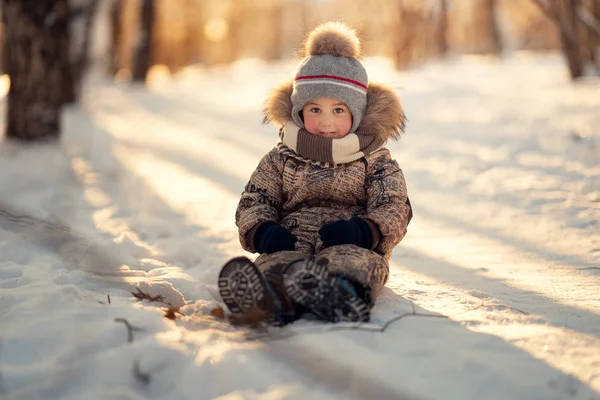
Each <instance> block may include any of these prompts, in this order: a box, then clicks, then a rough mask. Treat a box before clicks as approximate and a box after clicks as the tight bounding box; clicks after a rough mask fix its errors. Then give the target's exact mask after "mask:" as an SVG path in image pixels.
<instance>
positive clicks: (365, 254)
mask: <svg viewBox="0 0 600 400" xmlns="http://www.w3.org/2000/svg"><path fill="white" fill-rule="evenodd" d="M315 258H316V259H317V260H323V259H325V260H327V261H328V270H329V272H331V273H332V274H335V275H339V276H342V277H344V278H346V279H348V280H349V281H350V283H353V284H358V285H356V286H357V292H359V293H358V295H359V297H362V298H363V299H364V300H365V301H367V302H368V303H369V304H370V305H371V306H372V305H373V304H374V303H375V299H376V298H377V295H378V294H379V292H380V291H381V289H382V288H383V286H384V285H385V284H386V282H387V280H388V276H389V265H388V262H387V260H386V259H385V258H384V257H383V256H381V255H380V254H377V253H375V252H374V251H371V250H367V249H364V248H362V247H358V246H355V245H351V244H346V245H340V246H332V247H328V248H325V249H323V250H322V251H321V252H319V253H318V254H317V255H316V257H315ZM361 292H362V293H361Z"/></svg>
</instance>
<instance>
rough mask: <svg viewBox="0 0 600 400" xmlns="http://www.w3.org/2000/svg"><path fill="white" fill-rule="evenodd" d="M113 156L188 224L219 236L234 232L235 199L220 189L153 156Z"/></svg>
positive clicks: (120, 150)
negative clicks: (187, 221) (222, 233)
mask: <svg viewBox="0 0 600 400" xmlns="http://www.w3.org/2000/svg"><path fill="white" fill-rule="evenodd" d="M115 155H116V156H117V157H118V158H119V159H120V160H121V162H122V163H123V164H124V165H125V167H126V168H127V169H129V170H130V171H131V172H132V173H133V174H135V175H137V176H139V177H140V178H142V179H144V180H145V181H146V183H147V184H148V186H149V187H151V188H153V189H154V190H155V194H156V196H157V197H159V198H160V199H161V200H163V201H164V202H165V203H166V204H168V205H169V206H170V207H171V208H172V209H173V210H175V211H177V212H179V213H181V214H182V215H185V217H186V219H187V220H189V222H191V223H193V224H195V225H197V226H202V227H206V228H207V229H209V230H211V231H214V233H215V234H219V233H220V232H222V231H228V230H231V229H232V228H233V222H232V217H231V216H232V215H234V213H235V208H236V207H237V202H238V198H237V196H235V195H233V194H232V193H231V192H228V191H226V190H224V189H223V188H222V187H221V186H220V185H217V184H215V183H214V182H211V181H210V180H208V179H206V178H204V177H203V176H201V175H198V174H193V173H190V172H189V171H187V170H186V169H185V168H182V167H181V166H179V165H177V164H175V163H172V162H168V161H166V160H164V159H162V158H160V157H157V156H155V155H153V154H152V153H151V152H149V151H140V150H134V149H130V148H127V147H125V146H121V145H119V146H117V147H116V149H115Z"/></svg>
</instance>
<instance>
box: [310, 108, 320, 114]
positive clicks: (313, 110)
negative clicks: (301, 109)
mask: <svg viewBox="0 0 600 400" xmlns="http://www.w3.org/2000/svg"><path fill="white" fill-rule="evenodd" d="M309 111H310V112H311V113H315V114H317V113H319V112H320V111H321V109H320V108H318V107H313V108H311V109H310V110H309Z"/></svg>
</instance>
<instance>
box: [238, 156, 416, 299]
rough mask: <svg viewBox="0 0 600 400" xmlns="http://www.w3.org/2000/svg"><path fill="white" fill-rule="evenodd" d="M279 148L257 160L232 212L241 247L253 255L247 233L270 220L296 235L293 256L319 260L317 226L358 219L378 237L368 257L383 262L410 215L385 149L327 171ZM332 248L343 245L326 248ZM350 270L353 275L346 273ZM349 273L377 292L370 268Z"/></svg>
mask: <svg viewBox="0 0 600 400" xmlns="http://www.w3.org/2000/svg"><path fill="white" fill-rule="evenodd" d="M281 146H283V145H281ZM281 146H280V147H276V148H274V149H272V150H271V151H270V152H269V153H268V154H267V155H266V156H265V157H263V159H262V160H261V161H260V163H259V165H258V168H257V169H256V170H255V172H254V173H253V174H252V176H251V177H250V181H249V182H248V184H247V186H246V189H245V190H244V192H243V193H242V197H241V199H240V202H239V205H238V208H237V211H236V224H237V226H238V229H239V238H240V242H241V244H242V247H243V248H244V249H245V250H247V251H249V252H255V251H256V250H255V249H254V248H253V246H252V238H249V237H247V234H248V232H250V231H251V230H252V229H253V228H254V227H256V226H257V225H258V224H260V223H262V222H265V221H275V222H277V223H279V224H281V226H283V227H284V228H286V229H288V230H290V231H291V232H292V233H293V234H294V235H296V237H297V238H298V242H297V243H296V250H297V251H299V252H301V253H302V254H305V255H319V254H320V253H321V252H323V251H325V250H327V249H325V248H324V247H323V243H322V241H321V238H320V236H319V234H318V231H319V229H320V228H321V227H322V226H323V225H325V224H327V223H329V222H334V221H338V220H342V219H344V220H348V219H350V218H352V217H355V216H360V217H363V218H366V219H368V220H370V221H372V222H373V223H375V225H376V226H377V227H378V228H379V231H380V233H381V238H380V241H379V243H378V245H377V247H376V248H375V249H374V252H372V254H373V257H375V256H376V257H380V258H381V260H382V262H384V263H387V260H388V259H389V257H390V256H391V253H392V249H393V248H394V247H395V246H396V244H398V243H399V242H400V240H402V238H403V237H404V235H405V234H406V229H407V226H408V222H409V220H410V215H411V209H410V205H409V204H408V198H407V192H406V184H405V180H404V175H403V174H402V171H401V170H400V168H399V166H398V164H397V163H396V161H394V160H393V159H392V158H391V155H390V152H389V150H387V149H380V150H377V151H374V152H372V153H370V154H368V155H367V156H366V157H364V158H362V159H360V160H356V161H353V162H350V163H347V164H342V165H339V166H335V167H331V166H322V165H320V164H319V163H314V162H313V161H311V160H307V159H304V158H302V157H300V156H299V155H297V154H294V153H293V152H292V151H291V150H289V149H288V151H280V150H279V148H281ZM338 247H344V246H334V247H332V248H338ZM354 247H355V246H354ZM282 253H287V252H282ZM276 254H277V253H276ZM371 258H372V257H371ZM342 263H343V262H342ZM339 268H340V269H342V268H343V266H342V265H340V266H339ZM352 268H354V269H355V270H353V271H352V272H350V270H351V269H352ZM352 268H350V267H349V269H348V273H349V274H350V273H351V274H352V275H353V276H355V277H356V279H357V280H358V279H359V283H361V284H363V285H365V286H368V287H371V288H373V287H379V286H378V285H379V284H377V285H376V284H375V283H374V281H372V279H371V278H370V276H371V275H370V272H369V271H371V269H372V268H373V266H372V265H366V264H365V265H362V266H361V265H355V266H354V267H352ZM359 270H361V271H362V272H359ZM378 282H379V281H378Z"/></svg>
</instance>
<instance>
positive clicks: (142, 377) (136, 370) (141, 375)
mask: <svg viewBox="0 0 600 400" xmlns="http://www.w3.org/2000/svg"><path fill="white" fill-rule="evenodd" d="M133 376H134V377H135V379H137V380H138V381H140V382H141V383H143V384H144V385H148V384H150V381H151V380H152V376H151V375H150V373H148V372H142V370H141V369H140V361H139V360H136V361H135V362H134V363H133Z"/></svg>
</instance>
